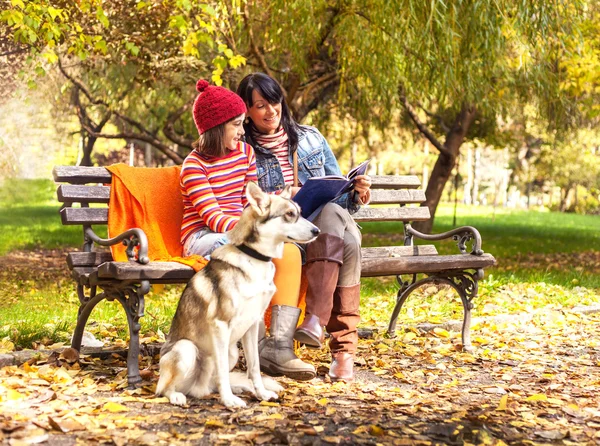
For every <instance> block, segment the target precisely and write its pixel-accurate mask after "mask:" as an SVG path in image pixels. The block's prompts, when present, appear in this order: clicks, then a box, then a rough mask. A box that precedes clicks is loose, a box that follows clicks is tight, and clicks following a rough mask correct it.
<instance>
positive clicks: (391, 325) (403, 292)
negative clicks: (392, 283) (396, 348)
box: [388, 274, 417, 338]
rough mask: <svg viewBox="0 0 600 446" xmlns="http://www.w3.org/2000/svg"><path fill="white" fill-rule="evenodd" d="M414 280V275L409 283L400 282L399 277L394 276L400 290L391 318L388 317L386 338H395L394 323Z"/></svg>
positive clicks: (415, 276)
mask: <svg viewBox="0 0 600 446" xmlns="http://www.w3.org/2000/svg"><path fill="white" fill-rule="evenodd" d="M416 279H417V275H416V274H413V276H412V280H411V281H408V280H402V277H401V276H396V280H397V281H398V283H399V284H400V289H399V290H398V294H396V305H395V306H394V311H392V316H391V317H390V323H389V325H388V336H389V337H391V338H393V337H395V336H396V322H397V321H398V315H399V314H400V311H401V310H402V306H403V305H404V302H406V299H408V296H409V295H410V293H412V290H411V291H409V292H407V290H408V289H409V288H410V286H411V285H412V284H414V283H415V281H416Z"/></svg>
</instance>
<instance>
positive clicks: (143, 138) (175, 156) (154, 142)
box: [81, 122, 183, 164]
mask: <svg viewBox="0 0 600 446" xmlns="http://www.w3.org/2000/svg"><path fill="white" fill-rule="evenodd" d="M81 126H82V127H83V128H84V129H85V131H86V132H87V133H88V134H89V135H90V136H95V137H96V138H106V139H127V140H133V139H137V140H138V141H144V142H147V143H148V144H151V145H152V146H154V147H156V148H157V149H159V150H160V151H161V152H163V153H164V154H165V155H167V157H168V158H170V159H171V160H173V161H174V162H176V163H177V164H181V163H183V158H182V157H181V155H179V154H178V153H177V152H175V151H174V150H172V149H171V148H170V147H169V146H167V145H165V144H163V143H162V142H160V141H159V140H157V139H156V138H152V137H150V136H148V135H143V134H139V133H128V132H121V133H116V134H114V135H111V134H107V133H100V132H97V131H95V130H94V129H93V128H92V127H90V126H89V125H87V124H85V123H83V122H82V123H81Z"/></svg>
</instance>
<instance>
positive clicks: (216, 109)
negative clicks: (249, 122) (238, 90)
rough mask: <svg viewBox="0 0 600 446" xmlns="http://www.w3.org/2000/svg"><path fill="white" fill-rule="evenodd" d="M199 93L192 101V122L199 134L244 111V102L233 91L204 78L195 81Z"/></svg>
mask: <svg viewBox="0 0 600 446" xmlns="http://www.w3.org/2000/svg"><path fill="white" fill-rule="evenodd" d="M196 90H198V92H199V93H200V94H199V95H198V97H197V98H196V100H195V101H194V110H193V114H194V123H195V124H196V128H197V129H198V133H199V134H201V135H202V134H203V133H204V132H206V131H207V130H208V129H211V128H213V127H216V126H218V125H220V124H223V123H225V122H227V121H229V120H230V119H233V118H235V117H236V116H239V115H241V114H242V113H246V104H245V103H244V101H243V100H242V98H240V97H239V96H238V95H237V94H235V93H234V92H233V91H231V90H228V89H227V88H223V87H216V86H214V85H210V84H209V83H208V82H207V81H205V80H204V79H200V80H199V81H198V82H196Z"/></svg>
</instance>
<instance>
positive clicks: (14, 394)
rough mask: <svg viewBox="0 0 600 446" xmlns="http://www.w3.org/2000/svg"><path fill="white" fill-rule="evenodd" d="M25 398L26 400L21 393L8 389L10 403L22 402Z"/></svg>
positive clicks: (7, 396) (7, 397) (7, 395)
mask: <svg viewBox="0 0 600 446" xmlns="http://www.w3.org/2000/svg"><path fill="white" fill-rule="evenodd" d="M23 398H25V395H23V394H22V393H20V392H17V391H16V390H14V389H8V392H7V394H6V399H7V400H8V401H17V400H22V399H23Z"/></svg>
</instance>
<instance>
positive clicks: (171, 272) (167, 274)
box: [98, 262, 194, 282]
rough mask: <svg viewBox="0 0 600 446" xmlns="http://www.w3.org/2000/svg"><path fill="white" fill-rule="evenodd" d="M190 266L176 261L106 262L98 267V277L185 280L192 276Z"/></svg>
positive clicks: (192, 272)
mask: <svg viewBox="0 0 600 446" xmlns="http://www.w3.org/2000/svg"><path fill="white" fill-rule="evenodd" d="M193 275H194V270H193V268H192V267H190V266H187V265H184V264H183V263H178V262H150V263H149V264H147V265H141V264H139V263H134V262H108V263H103V264H102V265H100V266H99V267H98V278H100V279H103V278H105V279H117V280H174V281H177V280H179V281H181V282H186V281H188V280H189V279H191V278H192V276H193Z"/></svg>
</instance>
